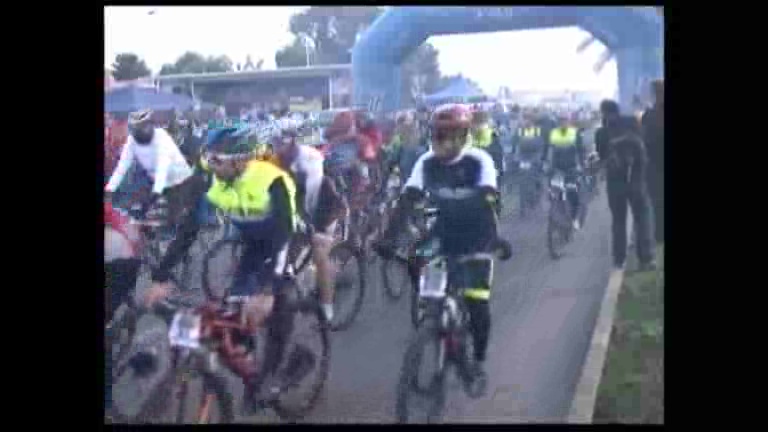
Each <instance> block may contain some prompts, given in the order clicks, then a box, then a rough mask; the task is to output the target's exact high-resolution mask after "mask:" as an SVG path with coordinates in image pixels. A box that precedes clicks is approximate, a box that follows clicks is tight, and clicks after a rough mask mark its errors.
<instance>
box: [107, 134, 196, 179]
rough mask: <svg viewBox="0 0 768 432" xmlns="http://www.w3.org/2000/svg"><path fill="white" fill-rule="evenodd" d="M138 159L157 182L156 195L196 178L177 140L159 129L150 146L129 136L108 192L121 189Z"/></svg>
mask: <svg viewBox="0 0 768 432" xmlns="http://www.w3.org/2000/svg"><path fill="white" fill-rule="evenodd" d="M134 159H135V160H136V161H137V162H138V163H139V165H141V167H142V168H144V170H145V171H146V172H147V174H149V175H150V176H151V177H152V179H153V180H154V185H153V186H152V192H155V193H162V192H163V190H165V188H168V187H172V186H176V185H178V184H180V183H181V182H183V181H184V180H186V179H187V178H188V177H189V176H191V175H192V168H190V166H189V165H188V164H187V161H186V159H184V155H182V154H181V150H179V147H178V146H177V145H176V143H175V142H174V141H173V138H171V136H170V135H169V134H168V132H166V131H165V130H163V129H161V128H155V133H154V135H153V136H152V142H151V143H149V144H147V145H138V144H136V141H135V140H134V139H133V137H132V136H130V135H129V136H128V141H127V142H126V143H125V145H124V146H123V151H122V153H121V154H120V161H119V162H118V163H117V167H115V172H114V173H112V178H110V179H109V183H107V187H106V189H107V191H108V192H114V191H115V189H117V187H118V186H120V183H122V181H123V177H124V176H125V174H126V173H127V172H128V169H129V168H130V167H131V165H132V164H133V162H134Z"/></svg>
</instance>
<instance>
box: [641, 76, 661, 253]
mask: <svg viewBox="0 0 768 432" xmlns="http://www.w3.org/2000/svg"><path fill="white" fill-rule="evenodd" d="M651 92H652V94H653V98H654V105H653V107H652V108H651V109H649V110H648V111H646V112H645V114H643V120H642V122H643V137H644V138H645V144H646V146H647V150H648V170H647V177H648V178H647V181H648V189H649V192H650V196H651V202H652V203H653V210H654V222H655V226H656V241H657V242H659V243H663V242H664V81H663V80H658V81H654V82H653V83H652V84H651Z"/></svg>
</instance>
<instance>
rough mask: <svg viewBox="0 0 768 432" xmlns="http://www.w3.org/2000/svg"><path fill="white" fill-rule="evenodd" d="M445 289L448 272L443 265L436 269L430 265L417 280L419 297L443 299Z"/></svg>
mask: <svg viewBox="0 0 768 432" xmlns="http://www.w3.org/2000/svg"><path fill="white" fill-rule="evenodd" d="M447 287H448V272H447V271H446V269H445V266H444V265H442V266H440V267H438V266H435V265H433V264H430V265H427V266H426V267H425V268H424V273H423V274H422V275H421V277H420V278H419V295H420V296H421V297H432V298H441V297H445V289H446V288H447Z"/></svg>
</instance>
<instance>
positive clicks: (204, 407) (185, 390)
mask: <svg viewBox="0 0 768 432" xmlns="http://www.w3.org/2000/svg"><path fill="white" fill-rule="evenodd" d="M169 394H170V396H171V397H170V398H169V399H166V400H167V402H168V407H167V408H171V409H167V410H166V411H167V412H168V413H169V414H174V417H173V423H174V424H230V423H233V421H234V400H233V397H232V394H231V393H230V392H229V389H228V387H227V381H226V378H225V377H224V376H220V375H217V374H213V373H209V372H202V371H191V370H179V371H177V373H176V374H175V375H174V378H173V380H172V381H171V388H170V389H169Z"/></svg>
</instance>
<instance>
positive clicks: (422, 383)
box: [395, 326, 447, 423]
mask: <svg viewBox="0 0 768 432" xmlns="http://www.w3.org/2000/svg"><path fill="white" fill-rule="evenodd" d="M425 354H426V355H425ZM424 366H425V367H426V369H427V373H426V374H425V375H423V376H421V377H420V372H422V367H424ZM446 366H447V363H446V342H445V339H444V338H443V337H442V336H441V335H440V332H439V331H438V329H437V328H435V327H432V326H429V327H426V326H425V327H422V328H420V329H419V330H418V332H417V333H416V335H415V337H414V338H413V339H412V341H411V343H410V344H409V346H408V349H407V350H406V352H405V357H404V359H403V366H402V368H401V370H400V380H399V382H398V385H397V402H396V407H395V411H396V416H397V422H398V423H435V422H438V421H440V420H441V419H442V415H443V409H444V407H445V400H446V389H445V378H446V370H447V369H446ZM420 415H424V420H421V419H420Z"/></svg>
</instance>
